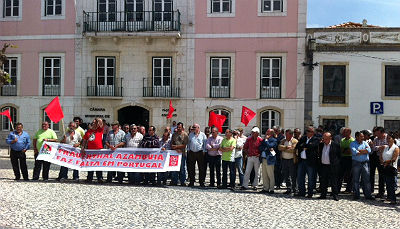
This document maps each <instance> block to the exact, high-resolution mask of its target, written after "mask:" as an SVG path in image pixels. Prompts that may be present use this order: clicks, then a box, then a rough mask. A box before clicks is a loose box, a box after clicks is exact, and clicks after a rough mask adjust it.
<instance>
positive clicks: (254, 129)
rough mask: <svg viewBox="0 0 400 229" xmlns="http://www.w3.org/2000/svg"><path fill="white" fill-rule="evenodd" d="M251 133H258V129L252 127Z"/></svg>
mask: <svg viewBox="0 0 400 229" xmlns="http://www.w3.org/2000/svg"><path fill="white" fill-rule="evenodd" d="M251 132H257V133H260V129H259V128H258V127H254V128H253V129H251Z"/></svg>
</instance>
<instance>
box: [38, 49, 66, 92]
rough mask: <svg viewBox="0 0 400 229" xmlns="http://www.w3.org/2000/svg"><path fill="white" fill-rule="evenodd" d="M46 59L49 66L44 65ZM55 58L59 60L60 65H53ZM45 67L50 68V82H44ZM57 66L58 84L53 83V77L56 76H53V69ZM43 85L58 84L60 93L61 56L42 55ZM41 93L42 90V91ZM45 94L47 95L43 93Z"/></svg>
mask: <svg viewBox="0 0 400 229" xmlns="http://www.w3.org/2000/svg"><path fill="white" fill-rule="evenodd" d="M47 60H50V61H51V66H45V65H46V62H47ZM55 60H59V64H60V66H59V67H56V66H55V65H54V62H55ZM47 68H50V71H51V73H50V76H48V77H50V78H51V84H46V82H45V79H44V78H45V77H46V76H45V72H46V69H47ZM57 68H59V74H60V75H59V76H58V77H59V78H60V79H59V81H60V85H57V84H54V78H57V77H55V75H54V71H55V69H57ZM43 71H44V72H43V86H44V87H46V85H48V86H59V87H60V94H61V87H62V85H61V57H59V56H46V57H43ZM42 93H43V92H42ZM43 95H44V93H43ZM45 96H48V95H45ZM50 96H54V95H50Z"/></svg>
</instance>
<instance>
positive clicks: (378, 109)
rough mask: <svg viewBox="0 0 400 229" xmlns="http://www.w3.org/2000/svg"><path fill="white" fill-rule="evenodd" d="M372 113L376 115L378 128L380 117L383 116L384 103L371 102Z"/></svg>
mask: <svg viewBox="0 0 400 229" xmlns="http://www.w3.org/2000/svg"><path fill="white" fill-rule="evenodd" d="M370 113H371V114H374V115H375V126H378V115H382V114H383V102H371V104H370Z"/></svg>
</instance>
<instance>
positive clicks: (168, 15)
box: [153, 0, 173, 31]
mask: <svg viewBox="0 0 400 229" xmlns="http://www.w3.org/2000/svg"><path fill="white" fill-rule="evenodd" d="M172 17H173V0H154V1H153V20H154V30H155V31H168V30H172V29H173V27H172V21H173V18H172Z"/></svg>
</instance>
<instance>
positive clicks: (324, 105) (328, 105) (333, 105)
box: [319, 103, 349, 107]
mask: <svg viewBox="0 0 400 229" xmlns="http://www.w3.org/2000/svg"><path fill="white" fill-rule="evenodd" d="M319 106H320V107H348V106H349V104H347V103H320V104H319Z"/></svg>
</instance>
